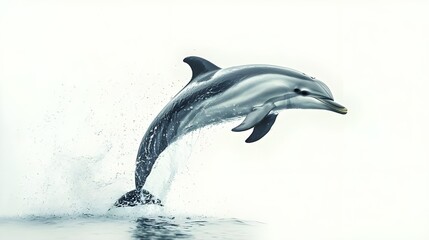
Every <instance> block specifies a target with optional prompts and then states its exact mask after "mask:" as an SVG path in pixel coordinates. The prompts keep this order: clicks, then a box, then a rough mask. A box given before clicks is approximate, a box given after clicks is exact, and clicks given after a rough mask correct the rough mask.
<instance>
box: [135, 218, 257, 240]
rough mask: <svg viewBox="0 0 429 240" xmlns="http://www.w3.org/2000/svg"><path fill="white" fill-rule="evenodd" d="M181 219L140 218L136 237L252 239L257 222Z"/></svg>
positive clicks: (168, 239) (157, 239) (157, 238)
mask: <svg viewBox="0 0 429 240" xmlns="http://www.w3.org/2000/svg"><path fill="white" fill-rule="evenodd" d="M203 219H204V220H202V219H198V220H196V219H191V218H184V219H179V218H175V217H157V218H139V219H137V220H136V223H137V225H136V228H135V229H134V231H133V237H134V238H135V239H139V240H140V239H141V240H143V239H145V240H147V239H150V240H170V239H252V238H253V237H254V234H252V233H254V230H255V227H257V225H258V224H257V223H253V224H249V223H246V222H243V221H241V220H238V219H206V218H203Z"/></svg>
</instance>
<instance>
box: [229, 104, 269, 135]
mask: <svg viewBox="0 0 429 240" xmlns="http://www.w3.org/2000/svg"><path fill="white" fill-rule="evenodd" d="M274 107H275V106H274V104H273V103H267V104H264V105H262V106H258V107H254V109H253V111H252V112H251V113H249V114H248V115H247V116H246V118H245V119H244V121H243V122H242V123H241V124H240V125H238V126H237V127H235V128H233V129H232V131H234V132H241V131H246V130H249V129H251V128H252V127H254V126H255V125H256V124H258V123H259V122H260V121H262V119H264V118H265V116H267V115H268V113H269V112H270V111H271V110H272V109H273V108H274Z"/></svg>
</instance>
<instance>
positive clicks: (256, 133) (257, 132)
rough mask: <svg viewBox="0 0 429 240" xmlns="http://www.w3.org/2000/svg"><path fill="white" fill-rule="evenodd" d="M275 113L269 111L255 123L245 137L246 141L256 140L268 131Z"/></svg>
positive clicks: (274, 118) (274, 119) (275, 115)
mask: <svg viewBox="0 0 429 240" xmlns="http://www.w3.org/2000/svg"><path fill="white" fill-rule="evenodd" d="M276 118H277V114H275V113H270V114H268V115H267V116H266V117H265V118H264V119H262V121H260V122H259V123H258V124H256V125H255V127H254V128H253V132H252V134H250V136H249V137H248V138H247V139H246V142H247V143H252V142H256V141H258V140H259V139H261V138H263V137H264V136H265V135H267V133H268V132H269V131H270V129H271V127H272V126H273V124H274V122H275V121H276Z"/></svg>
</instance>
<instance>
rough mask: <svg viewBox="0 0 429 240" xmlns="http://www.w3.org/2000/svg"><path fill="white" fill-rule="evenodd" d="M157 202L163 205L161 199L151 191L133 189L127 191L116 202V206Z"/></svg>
mask: <svg viewBox="0 0 429 240" xmlns="http://www.w3.org/2000/svg"><path fill="white" fill-rule="evenodd" d="M146 204H157V205H160V206H163V205H162V203H161V200H159V199H158V198H156V197H155V196H153V195H152V194H151V193H150V192H149V191H147V190H144V189H142V190H141V191H138V190H132V191H129V192H127V193H125V194H124V195H123V196H122V197H120V198H119V199H118V200H117V201H116V202H115V204H114V206H115V207H134V206H137V205H146Z"/></svg>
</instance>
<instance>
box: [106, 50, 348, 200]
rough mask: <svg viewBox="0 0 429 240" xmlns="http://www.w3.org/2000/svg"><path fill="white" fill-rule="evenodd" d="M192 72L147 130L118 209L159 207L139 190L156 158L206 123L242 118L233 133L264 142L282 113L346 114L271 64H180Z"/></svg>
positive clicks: (309, 80)
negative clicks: (132, 178)
mask: <svg viewBox="0 0 429 240" xmlns="http://www.w3.org/2000/svg"><path fill="white" fill-rule="evenodd" d="M183 61H184V62H185V63H187V64H188V65H189V66H190V67H191V70H192V78H191V80H190V81H189V83H188V84H187V85H186V86H185V87H184V88H183V89H182V90H181V91H180V92H179V93H178V94H176V96H174V97H173V99H172V100H171V101H170V102H169V103H168V104H167V105H166V106H165V107H164V108H163V109H162V111H161V112H160V113H159V114H158V116H157V117H156V118H155V119H154V120H153V122H152V123H151V124H150V126H149V128H148V129H147V131H146V133H145V135H144V136H143V139H142V141H141V143H140V147H139V150H138V153H137V160H136V171H135V189H134V190H132V191H129V192H127V193H126V194H124V195H123V196H122V197H120V198H119V199H118V200H117V201H116V202H115V203H114V206H116V207H125V206H136V205H140V204H158V205H161V206H162V203H161V201H160V200H159V199H157V198H155V197H154V196H153V195H152V194H151V193H149V191H147V190H145V189H143V186H144V184H145V182H146V179H147V177H148V176H149V174H150V172H151V170H152V167H153V165H154V163H155V161H156V159H157V158H158V157H159V155H160V154H161V153H162V152H163V151H164V150H165V149H166V148H167V147H168V146H169V145H170V144H172V143H173V142H175V141H177V140H178V139H180V137H182V136H184V135H185V134H187V133H189V132H192V131H194V130H196V129H199V128H202V127H205V126H207V125H210V124H217V123H221V122H224V121H227V120H231V119H235V118H239V117H244V120H243V121H242V122H241V123H240V124H239V125H238V126H236V127H235V128H233V129H232V131H234V132H241V131H246V130H249V129H252V128H253V131H252V133H251V134H250V136H249V137H248V138H247V139H246V142H247V143H252V142H256V141H258V140H260V139H261V138H263V137H264V136H265V135H266V134H267V133H268V132H269V131H270V129H271V127H272V126H273V124H274V122H275V121H276V118H277V115H278V113H279V111H281V110H284V109H324V110H328V111H333V112H336V113H340V114H346V113H347V109H346V108H345V107H343V106H342V105H340V104H338V103H336V102H334V97H333V96H332V93H331V91H330V90H329V88H328V86H326V84H324V83H323V82H321V81H319V80H317V79H315V78H314V77H310V76H308V75H306V74H304V73H302V72H299V71H296V70H293V69H290V68H285V67H279V66H272V65H244V66H236V67H230V68H225V69H221V68H219V67H218V66H216V65H214V64H213V63H211V62H209V61H208V60H206V59H203V58H201V57H196V56H190V57H186V58H185V59H184V60H183Z"/></svg>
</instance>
